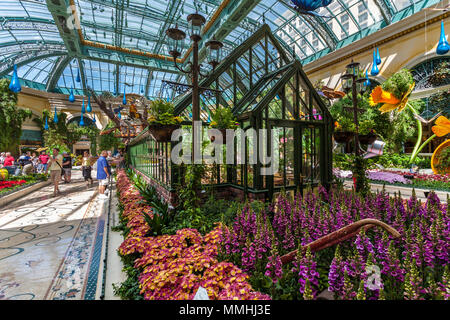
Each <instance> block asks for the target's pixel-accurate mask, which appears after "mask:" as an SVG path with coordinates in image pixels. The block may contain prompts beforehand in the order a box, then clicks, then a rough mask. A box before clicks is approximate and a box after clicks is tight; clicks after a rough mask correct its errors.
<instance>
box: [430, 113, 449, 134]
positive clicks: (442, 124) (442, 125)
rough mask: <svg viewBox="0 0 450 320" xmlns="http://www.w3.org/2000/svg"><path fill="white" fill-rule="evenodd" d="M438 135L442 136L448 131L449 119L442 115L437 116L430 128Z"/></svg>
mask: <svg viewBox="0 0 450 320" xmlns="http://www.w3.org/2000/svg"><path fill="white" fill-rule="evenodd" d="M431 130H432V131H433V133H434V134H435V135H437V136H438V137H443V136H445V135H447V134H449V133H450V120H448V119H447V118H446V117H444V116H440V117H439V118H437V120H436V122H435V125H434V126H433V127H432V128H431Z"/></svg>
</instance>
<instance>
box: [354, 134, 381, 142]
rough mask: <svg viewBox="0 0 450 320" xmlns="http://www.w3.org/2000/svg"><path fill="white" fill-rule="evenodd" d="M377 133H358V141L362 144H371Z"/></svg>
mask: <svg viewBox="0 0 450 320" xmlns="http://www.w3.org/2000/svg"><path fill="white" fill-rule="evenodd" d="M377 137H378V136H377V135H376V134H375V133H369V134H360V135H359V136H358V139H359V142H360V143H362V144H372V143H374V142H375V140H377Z"/></svg>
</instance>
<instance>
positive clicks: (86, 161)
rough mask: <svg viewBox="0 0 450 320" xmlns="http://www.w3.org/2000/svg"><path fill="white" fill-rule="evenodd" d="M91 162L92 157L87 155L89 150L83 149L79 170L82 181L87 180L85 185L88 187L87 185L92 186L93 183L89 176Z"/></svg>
mask: <svg viewBox="0 0 450 320" xmlns="http://www.w3.org/2000/svg"><path fill="white" fill-rule="evenodd" d="M91 162H92V158H91V156H90V155H89V152H87V151H85V152H84V154H83V160H82V162H81V171H82V173H83V178H84V181H86V182H87V184H86V186H87V187H88V188H89V186H92V184H93V183H94V180H92V177H91V171H92V166H91ZM88 180H90V182H88Z"/></svg>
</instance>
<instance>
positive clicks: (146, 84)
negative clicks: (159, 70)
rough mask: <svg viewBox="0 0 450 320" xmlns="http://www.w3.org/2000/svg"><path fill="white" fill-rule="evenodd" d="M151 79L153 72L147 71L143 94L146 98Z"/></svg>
mask: <svg viewBox="0 0 450 320" xmlns="http://www.w3.org/2000/svg"><path fill="white" fill-rule="evenodd" d="M152 78H153V71H151V70H149V71H148V75H147V80H146V81H145V93H144V95H145V96H146V97H147V96H148V91H149V89H150V83H151V82H152Z"/></svg>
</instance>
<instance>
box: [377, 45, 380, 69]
mask: <svg viewBox="0 0 450 320" xmlns="http://www.w3.org/2000/svg"><path fill="white" fill-rule="evenodd" d="M376 62H377V65H380V64H381V57H380V51H379V50H378V47H377V60H376Z"/></svg>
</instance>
